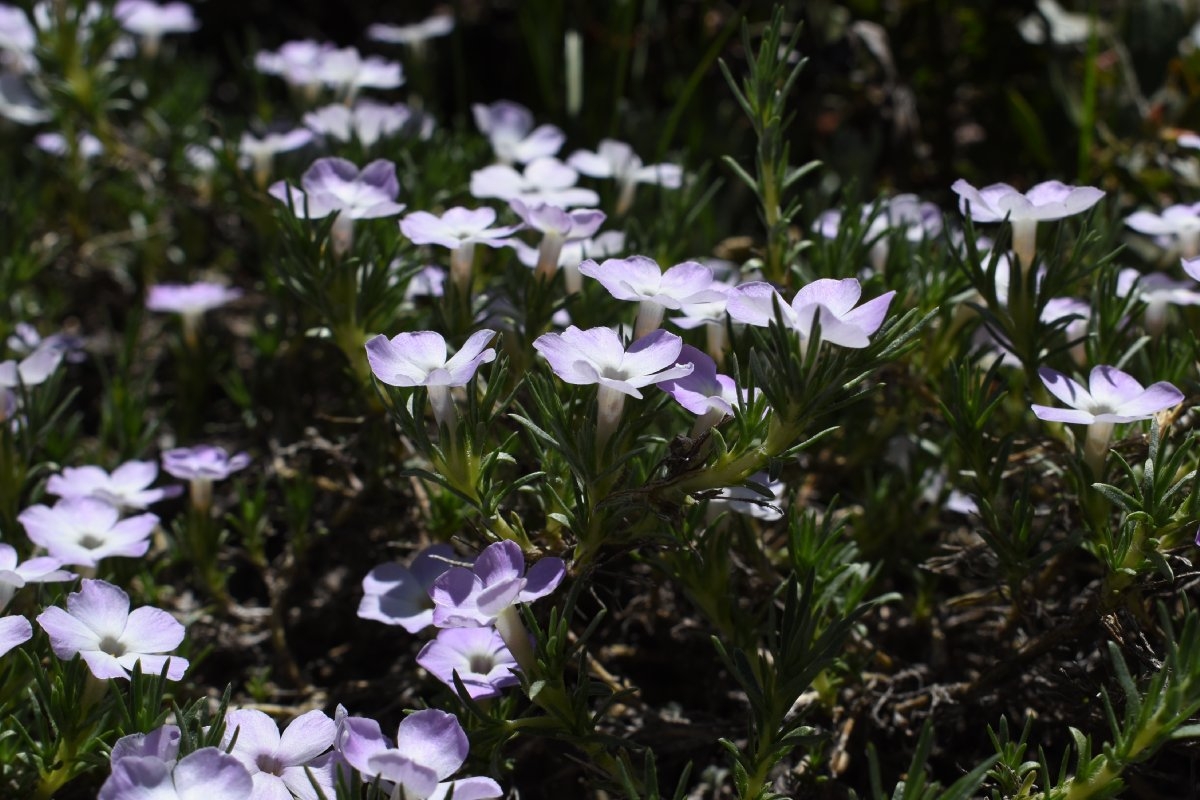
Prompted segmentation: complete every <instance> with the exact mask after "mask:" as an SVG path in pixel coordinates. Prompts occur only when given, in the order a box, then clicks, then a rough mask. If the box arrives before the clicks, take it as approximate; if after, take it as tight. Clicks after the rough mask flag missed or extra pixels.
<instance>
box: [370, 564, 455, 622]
mask: <svg viewBox="0 0 1200 800" xmlns="http://www.w3.org/2000/svg"><path fill="white" fill-rule="evenodd" d="M453 558H454V549H453V548H452V547H450V545H448V544H435V545H431V546H429V547H427V548H425V549H424V550H422V551H421V552H420V553H418V554H417V557H416V558H414V559H413V560H412V564H410V565H409V566H407V567H406V566H404V565H403V564H397V563H396V562H394V561H391V562H388V563H387V564H380V565H379V566H378V567H375V569H373V570H371V571H370V572H369V573H367V577H365V578H363V582H362V586H363V599H362V602H361V603H359V606H358V616H359V617H361V618H362V619H372V620H375V621H376V622H382V623H384V624H385V625H399V626H400V627H402V628H404V630H406V631H408V632H409V633H418V632H420V631H422V630H424V629H425V628H428V627H429V626H430V625H432V624H433V598H431V597H430V596H429V588H430V587H431V586H433V582H434V581H435V580H437V578H438V576H439V575H441V574H442V573H443V572H445V571H446V570H448V569H450V560H451V559H453Z"/></svg>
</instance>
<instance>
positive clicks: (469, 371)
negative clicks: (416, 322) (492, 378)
mask: <svg viewBox="0 0 1200 800" xmlns="http://www.w3.org/2000/svg"><path fill="white" fill-rule="evenodd" d="M495 335H496V332H495V331H493V330H487V329H485V330H481V331H476V332H475V333H473V334H471V337H470V338H469V339H467V341H466V342H465V343H464V344H463V346H462V349H460V350H459V351H458V352H457V353H455V354H454V355H453V356H451V357H449V358H447V356H446V340H445V339H444V338H443V337H442V335H441V334H440V333H437V332H435V331H417V332H416V333H399V334H396V335H395V336H394V337H392V338H391V339H388V338H387V337H386V336H384V335H383V334H379V335H378V336H375V337H374V338H372V339H370V340H368V341H367V344H366V348H367V363H368V364H370V366H371V372H372V373H373V374H374V375H375V377H376V378H378V379H379V380H380V381H381V382H382V383H386V384H387V385H388V386H398V387H401V388H410V387H414V386H424V387H426V388H427V389H428V390H429V402H430V405H432V407H433V417H434V420H435V421H436V422H437V425H438V427H439V428H440V427H441V426H442V425H447V426H450V428H451V430H453V428H454V426H455V425H456V423H457V421H458V417H457V414H456V413H455V411H454V401H453V399H452V398H451V397H450V389H451V388H453V387H455V386H466V385H467V383H469V382H470V380H471V378H473V377H474V376H475V371H476V370H477V369H479V365H480V364H487V363H489V362H491V361H493V360H494V359H495V358H496V351H495V350H494V349H493V348H490V347H487V343H488V342H490V341H491V340H492V337H494V336H495Z"/></svg>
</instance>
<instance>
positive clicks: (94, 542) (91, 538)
mask: <svg viewBox="0 0 1200 800" xmlns="http://www.w3.org/2000/svg"><path fill="white" fill-rule="evenodd" d="M102 544H104V540H103V539H101V538H100V537H99V536H95V535H93V534H90V533H85V534H84V535H83V538H81V539H80V540H79V546H80V547H83V548H86V549H88V550H95V549H96V548H97V547H99V546H100V545H102Z"/></svg>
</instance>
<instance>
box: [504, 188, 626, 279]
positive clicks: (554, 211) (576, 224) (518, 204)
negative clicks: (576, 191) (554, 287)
mask: <svg viewBox="0 0 1200 800" xmlns="http://www.w3.org/2000/svg"><path fill="white" fill-rule="evenodd" d="M509 206H511V207H512V210H513V211H515V212H516V214H517V216H518V217H520V218H521V221H522V222H524V223H525V224H526V225H527V226H528V227H529V228H531V229H533V230H535V231H540V232H541V234H542V241H541V243H540V244H538V260H537V266H536V267H535V268H534V271H535V273H536V274H538V275H540V276H542V277H543V278H547V279H549V278H551V277H553V276H554V272H555V271H556V270H557V269H558V260H559V257H560V256H561V255H562V249H563V246H564V245H566V243H567V242H570V241H577V240H582V239H587V238H589V237H591V236H593V235H595V233H596V231H598V230H599V229H600V226H601V225H603V224H604V219H605V217H604V212H603V211H596V210H594V209H587V210H584V209H576V210H574V211H566V210H564V209H562V208H559V207H558V206H556V205H552V204H550V203H534V204H531V205H526V203H524V202H523V201H521V200H518V199H513V200H510V201H509Z"/></svg>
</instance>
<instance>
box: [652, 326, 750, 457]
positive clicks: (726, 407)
mask: <svg viewBox="0 0 1200 800" xmlns="http://www.w3.org/2000/svg"><path fill="white" fill-rule="evenodd" d="M678 360H679V363H681V364H691V365H692V372H691V374H690V375H684V376H683V377H679V378H669V379H667V380H665V381H659V383H658V388H660V389H662V390H663V391H664V392H666V393H667V394H669V395H671V397H672V398H674V400H675V402H677V403H679V405H681V406H683V407H684V408H686V409H687V410H688V411H690V412H691V413H693V414H695V415H696V416H697V419H696V424H695V426H694V427H693V428H692V432H691V436H692V437H696V436H699V435H700V434H701V433H703V432H704V431H706V430H708V429H709V428H711V427H712V426H713V425H716V424H717V423H718V422H720V421H721V420H722V419H724V418H725V417H727V416H732V415H733V409H734V408H738V407H740V406H741V405H742V403H743V402H744V401H745V400H746V399H747V397H746V394H747V393H746V391H745V390H739V389H738V386H737V384H736V383H734V381H733V378H731V377H729V376H728V375H720V374H718V373H717V364H716V362H715V361H713V360H712V359H711V358H709V357H708V356H707V355H705V354H704V353H702V352H700V351H699V350H697V349H696V348H694V347H692V346H691V345H690V344H685V345H684V346H683V347H682V348H681V349H680V351H679V359H678Z"/></svg>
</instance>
